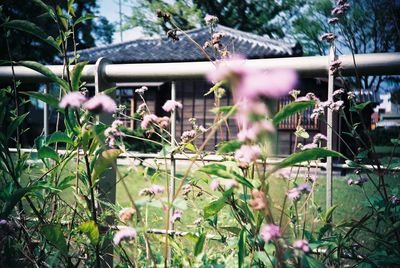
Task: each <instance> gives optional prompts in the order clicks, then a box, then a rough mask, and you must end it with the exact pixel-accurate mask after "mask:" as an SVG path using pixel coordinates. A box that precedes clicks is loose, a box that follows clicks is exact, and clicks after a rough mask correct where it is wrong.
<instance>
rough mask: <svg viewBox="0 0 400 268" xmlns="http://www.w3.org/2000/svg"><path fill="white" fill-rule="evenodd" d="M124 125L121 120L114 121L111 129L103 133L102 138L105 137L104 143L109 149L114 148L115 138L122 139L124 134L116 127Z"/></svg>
mask: <svg viewBox="0 0 400 268" xmlns="http://www.w3.org/2000/svg"><path fill="white" fill-rule="evenodd" d="M123 125H124V123H123V122H122V121H121V120H115V121H114V122H112V124H111V127H108V128H107V129H106V130H105V131H104V136H105V137H106V143H107V145H108V146H109V147H111V148H114V147H115V138H116V137H123V136H125V134H124V133H123V132H121V131H119V130H118V127H120V126H123Z"/></svg>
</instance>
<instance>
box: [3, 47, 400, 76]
mask: <svg viewBox="0 0 400 268" xmlns="http://www.w3.org/2000/svg"><path fill="white" fill-rule="evenodd" d="M338 59H340V60H341V61H342V67H343V70H342V75H344V76H353V75H355V71H354V62H353V58H352V56H351V55H342V56H338ZM355 61H356V63H357V71H358V74H359V75H391V74H399V70H400V53H375V54H357V55H355ZM246 66H248V67H249V68H256V69H262V70H269V69H275V68H288V69H293V70H296V71H297V72H298V74H299V76H300V77H319V76H325V77H326V76H328V70H329V56H310V57H292V58H276V59H255V60H248V61H246ZM47 67H48V68H49V69H50V70H52V71H53V72H54V73H55V74H56V75H58V76H60V77H61V76H62V75H63V66H61V65H48V66H47ZM213 68H214V66H213V64H212V63H210V62H177V63H134V64H107V65H106V66H104V70H103V71H102V72H103V76H104V78H105V79H106V80H107V81H110V82H140V81H148V82H149V81H163V80H179V79H192V78H202V77H204V75H205V74H206V73H208V72H210V71H212V70H213ZM15 73H16V78H17V79H18V80H21V81H22V82H24V81H25V82H27V81H28V82H44V81H48V80H47V79H46V77H44V76H43V75H42V74H39V73H38V72H36V71H33V70H31V69H29V68H26V67H22V66H16V67H15ZM95 73H96V66H95V65H94V64H89V65H87V66H86V67H85V68H84V70H83V74H82V79H83V80H84V81H88V82H93V81H94V75H95ZM11 78H12V71H11V67H10V66H0V82H2V81H10V80H11Z"/></svg>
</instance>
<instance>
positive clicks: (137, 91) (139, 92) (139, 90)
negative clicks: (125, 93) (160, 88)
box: [135, 86, 148, 95]
mask: <svg viewBox="0 0 400 268" xmlns="http://www.w3.org/2000/svg"><path fill="white" fill-rule="evenodd" d="M147 90H148V88H147V87H146V86H142V87H140V88H137V89H135V93H138V94H139V95H143V94H144V92H145V91H147Z"/></svg>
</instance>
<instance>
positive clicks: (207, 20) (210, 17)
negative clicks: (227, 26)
mask: <svg viewBox="0 0 400 268" xmlns="http://www.w3.org/2000/svg"><path fill="white" fill-rule="evenodd" d="M204 21H205V23H206V24H207V25H214V24H217V23H218V18H217V17H216V16H213V15H209V14H207V15H206V16H205V17H204Z"/></svg>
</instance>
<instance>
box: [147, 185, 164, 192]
mask: <svg viewBox="0 0 400 268" xmlns="http://www.w3.org/2000/svg"><path fill="white" fill-rule="evenodd" d="M150 189H151V190H152V191H153V193H155V194H162V193H164V190H165V189H164V187H163V186H160V185H157V184H154V185H152V186H151V187H150Z"/></svg>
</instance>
